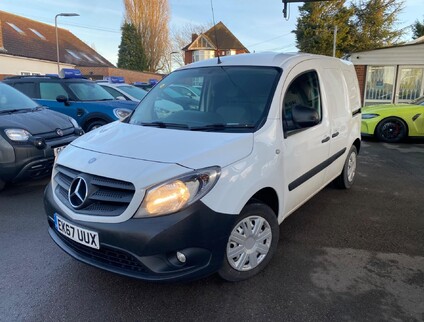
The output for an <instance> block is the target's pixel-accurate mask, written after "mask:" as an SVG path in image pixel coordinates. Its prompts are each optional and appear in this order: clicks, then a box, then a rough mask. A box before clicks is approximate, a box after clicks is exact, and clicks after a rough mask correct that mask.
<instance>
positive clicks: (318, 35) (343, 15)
mask: <svg viewBox="0 0 424 322" xmlns="http://www.w3.org/2000/svg"><path fill="white" fill-rule="evenodd" d="M299 11H300V17H299V18H298V19H297V25H296V30H294V31H293V33H294V34H295V35H296V42H297V47H298V48H299V49H300V51H303V52H308V53H313V54H321V55H329V56H331V55H332V52H333V37H334V28H335V27H337V47H336V48H337V51H336V56H338V57H340V56H342V55H343V53H344V52H345V50H346V48H348V47H349V46H350V45H351V42H352V40H351V37H350V33H349V31H350V29H351V26H350V19H351V16H352V14H353V10H352V9H350V8H346V7H345V0H333V1H324V2H307V3H305V4H304V5H303V6H301V7H300V8H299Z"/></svg>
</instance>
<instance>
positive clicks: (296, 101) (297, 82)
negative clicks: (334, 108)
mask: <svg viewBox="0 0 424 322" xmlns="http://www.w3.org/2000/svg"><path fill="white" fill-rule="evenodd" d="M296 106H302V107H308V108H312V109H314V110H316V111H317V113H318V116H319V119H320V120H321V118H322V111H321V95H320V90H319V82H318V75H317V73H316V72H315V71H310V72H306V73H304V74H302V75H300V76H298V77H297V78H295V79H294V80H293V81H292V83H291V84H290V86H289V87H288V89H287V92H286V93H285V95H284V100H283V113H282V114H283V129H284V132H286V133H287V132H290V131H293V130H299V129H301V128H302V127H301V126H299V125H298V124H296V121H295V120H294V119H293V108H295V107H296Z"/></svg>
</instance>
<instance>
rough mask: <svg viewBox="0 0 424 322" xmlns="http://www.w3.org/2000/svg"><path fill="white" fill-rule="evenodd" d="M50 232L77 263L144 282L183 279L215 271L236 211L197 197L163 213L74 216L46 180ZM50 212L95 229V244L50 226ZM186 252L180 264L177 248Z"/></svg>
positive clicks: (51, 222)
mask: <svg viewBox="0 0 424 322" xmlns="http://www.w3.org/2000/svg"><path fill="white" fill-rule="evenodd" d="M44 205H45V210H46V213H47V217H48V223H49V226H50V227H49V234H50V236H51V237H52V239H53V240H54V241H55V242H56V244H57V245H58V246H59V247H60V248H62V250H64V251H65V252H66V253H68V254H69V255H71V256H72V257H74V258H75V259H77V260H80V261H81V262H84V263H87V264H90V265H92V266H95V267H98V268H101V269H104V270H107V271H110V272H113V273H118V274H121V275H125V276H129V277H134V278H138V279H143V280H148V281H187V280H193V279H196V278H200V277H204V276H207V275H210V274H212V273H214V272H216V271H217V270H218V269H219V268H220V267H221V265H222V261H223V259H224V253H225V249H226V245H227V240H228V236H229V234H230V232H231V229H232V226H233V224H234V222H235V219H236V216H234V215H228V214H221V213H216V212H214V211H212V210H211V209H209V208H208V207H206V206H205V205H204V204H203V203H202V202H200V201H198V202H197V203H195V204H193V205H192V206H190V207H188V208H186V209H185V210H183V211H181V212H178V213H175V214H171V215H166V216H159V217H153V218H143V219H130V220H127V221H125V222H122V223H92V222H82V221H75V220H72V219H70V218H69V217H67V216H66V215H64V214H63V213H61V211H60V208H59V206H58V205H57V204H56V203H55V201H54V199H53V192H52V188H51V184H49V185H48V186H47V188H46V191H45V198H44ZM54 213H57V214H59V215H60V216H62V217H63V218H65V219H66V220H67V221H69V222H71V223H73V224H75V225H77V226H79V227H82V228H85V229H88V230H92V231H95V232H97V233H98V234H99V241H100V249H93V248H90V247H87V246H84V245H81V244H79V243H76V242H74V241H72V240H70V239H69V238H67V237H65V236H63V235H62V234H60V233H59V232H57V230H56V229H55V225H54V219H53V216H54ZM177 252H181V253H183V254H184V255H185V256H186V262H185V263H181V262H179V261H178V259H177V257H176V253H177Z"/></svg>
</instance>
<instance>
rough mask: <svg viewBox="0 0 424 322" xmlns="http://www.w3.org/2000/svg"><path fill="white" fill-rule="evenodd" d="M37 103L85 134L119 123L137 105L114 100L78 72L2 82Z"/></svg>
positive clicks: (68, 71)
mask: <svg viewBox="0 0 424 322" xmlns="http://www.w3.org/2000/svg"><path fill="white" fill-rule="evenodd" d="M4 83H6V84H9V85H11V86H12V87H14V88H16V89H18V90H19V91H21V92H22V93H24V94H26V95H27V96H29V97H31V98H32V99H33V100H35V101H36V102H37V103H38V104H40V105H42V106H46V107H48V108H50V109H52V110H54V111H57V112H60V113H63V114H66V115H69V116H71V117H72V118H74V119H75V120H76V121H77V122H78V124H79V125H80V126H81V127H82V128H83V129H84V131H86V132H88V131H91V130H93V129H95V128H98V127H100V126H102V125H105V124H106V123H109V122H112V121H116V120H122V119H124V118H125V117H127V116H128V115H129V114H130V113H131V112H132V111H133V110H134V109H135V107H136V106H137V102H132V101H121V100H115V99H114V97H113V96H112V95H110V94H109V93H108V92H107V91H106V90H104V89H103V88H102V87H101V86H99V85H98V84H96V83H95V82H93V81H91V80H88V79H85V78H83V77H82V76H81V73H80V72H79V71H78V70H66V71H65V72H64V73H63V74H62V75H61V77H59V76H58V75H46V76H38V75H37V76H12V77H8V78H6V79H4Z"/></svg>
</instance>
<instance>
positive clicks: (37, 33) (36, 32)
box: [29, 28, 46, 40]
mask: <svg viewBox="0 0 424 322" xmlns="http://www.w3.org/2000/svg"><path fill="white" fill-rule="evenodd" d="M29 30H31V31H32V32H33V33H34V34H36V35H37V36H38V37H40V38H41V39H43V40H46V37H44V36H43V35H42V34H41V33H40V32H38V31H37V30H35V29H32V28H29Z"/></svg>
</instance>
